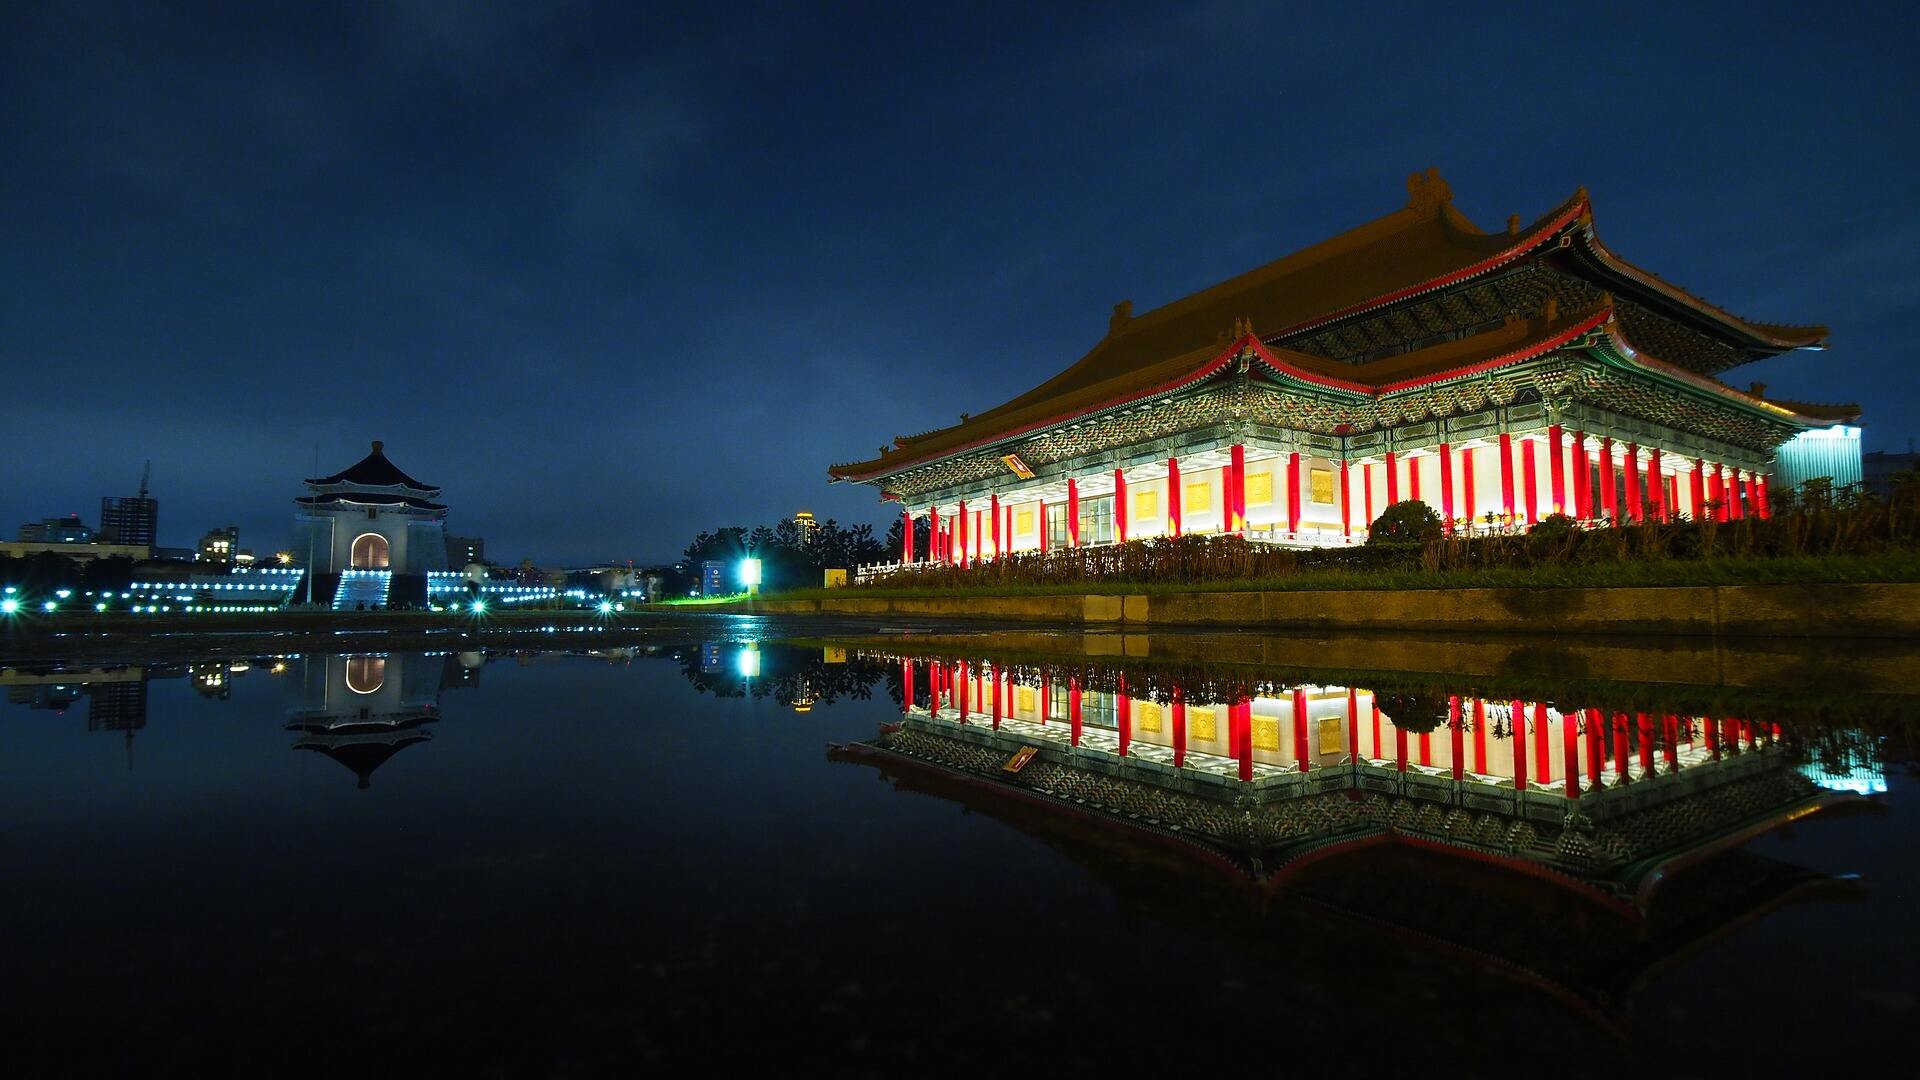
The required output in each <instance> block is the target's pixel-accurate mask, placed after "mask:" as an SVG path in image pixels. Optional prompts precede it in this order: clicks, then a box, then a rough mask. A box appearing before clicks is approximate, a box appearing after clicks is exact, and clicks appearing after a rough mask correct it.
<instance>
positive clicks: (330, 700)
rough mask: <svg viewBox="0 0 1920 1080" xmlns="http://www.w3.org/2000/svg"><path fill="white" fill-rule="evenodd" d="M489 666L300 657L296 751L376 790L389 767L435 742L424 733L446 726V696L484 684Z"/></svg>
mask: <svg viewBox="0 0 1920 1080" xmlns="http://www.w3.org/2000/svg"><path fill="white" fill-rule="evenodd" d="M469 657H470V659H467V658H469ZM483 662H484V661H483V660H482V659H481V658H480V657H479V656H478V655H477V654H462V655H460V656H452V655H430V654H426V653H378V654H358V655H352V656H303V657H300V658H299V659H298V660H296V661H294V667H293V668H292V671H291V674H292V675H293V676H294V678H293V680H292V682H291V683H290V684H289V686H288V695H289V705H288V708H287V730H289V731H296V732H299V733H300V738H299V740H298V741H296V742H295V743H294V749H296V750H312V751H316V752H318V753H321V754H325V755H326V756H328V757H330V758H332V759H333V760H335V761H337V762H339V763H340V764H342V765H344V766H346V767H347V769H348V770H349V771H351V772H352V773H353V774H354V775H355V776H357V777H359V779H360V786H361V787H362V788H366V787H370V786H372V778H373V772H374V770H375V769H378V768H379V767H380V766H381V765H383V764H385V763H386V761H387V759H389V758H391V757H393V756H394V755H395V754H398V753H399V752H400V751H402V750H404V749H406V748H407V747H409V746H412V745H413V744H414V743H420V742H426V741H428V740H429V739H430V738H431V737H432V736H431V734H430V733H429V732H428V731H427V730H426V729H425V725H427V724H431V723H434V722H435V721H437V720H439V719H440V705H439V700H440V691H441V690H443V689H447V688H450V687H455V686H463V685H469V684H471V683H473V682H475V681H477V674H478V667H479V665H480V664H481V663H483Z"/></svg>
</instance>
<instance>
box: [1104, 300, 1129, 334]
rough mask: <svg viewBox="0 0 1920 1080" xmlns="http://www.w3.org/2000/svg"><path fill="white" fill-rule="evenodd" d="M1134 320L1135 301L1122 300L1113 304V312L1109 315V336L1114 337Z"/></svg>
mask: <svg viewBox="0 0 1920 1080" xmlns="http://www.w3.org/2000/svg"><path fill="white" fill-rule="evenodd" d="M1132 321H1133V301H1131V300H1122V301H1120V302H1119V303H1117V304H1115V305H1113V314H1112V315H1109V316H1107V336H1108V337H1113V336H1114V335H1116V334H1118V333H1120V331H1122V330H1125V329H1126V328H1127V324H1128V323H1131V322H1132Z"/></svg>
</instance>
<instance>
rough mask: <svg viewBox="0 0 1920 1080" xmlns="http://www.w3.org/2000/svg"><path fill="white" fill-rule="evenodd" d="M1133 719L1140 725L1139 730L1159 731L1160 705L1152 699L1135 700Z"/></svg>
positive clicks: (1156, 732)
mask: <svg viewBox="0 0 1920 1080" xmlns="http://www.w3.org/2000/svg"><path fill="white" fill-rule="evenodd" d="M1133 721H1134V723H1136V724H1138V725H1140V730H1141V731H1151V732H1153V733H1155V734H1158V733H1159V731H1160V706H1159V705H1158V704H1157V703H1155V702H1152V701H1141V702H1136V703H1135V704H1134V706H1133Z"/></svg>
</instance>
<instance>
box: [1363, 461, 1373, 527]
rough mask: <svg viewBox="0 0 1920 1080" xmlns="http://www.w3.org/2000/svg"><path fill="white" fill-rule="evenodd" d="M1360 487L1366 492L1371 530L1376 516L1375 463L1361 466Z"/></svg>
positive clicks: (1368, 521) (1368, 520) (1368, 525)
mask: <svg viewBox="0 0 1920 1080" xmlns="http://www.w3.org/2000/svg"><path fill="white" fill-rule="evenodd" d="M1360 486H1361V488H1362V489H1363V490H1364V491H1365V492H1366V499H1367V511H1366V514H1367V528H1368V529H1369V530H1371V529H1372V528H1373V519H1374V517H1375V516H1376V515H1375V514H1374V512H1373V463H1372V462H1368V463H1367V464H1365V465H1362V466H1360Z"/></svg>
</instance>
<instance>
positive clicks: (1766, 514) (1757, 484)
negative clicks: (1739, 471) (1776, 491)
mask: <svg viewBox="0 0 1920 1080" xmlns="http://www.w3.org/2000/svg"><path fill="white" fill-rule="evenodd" d="M1753 483H1754V489H1753V490H1754V494H1756V495H1758V496H1759V497H1760V517H1761V518H1762V519H1763V520H1764V519H1766V518H1770V517H1772V516H1773V504H1772V503H1771V502H1768V501H1767V500H1768V497H1769V496H1768V494H1767V474H1766V473H1760V474H1759V475H1757V476H1755V477H1754V478H1753Z"/></svg>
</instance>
